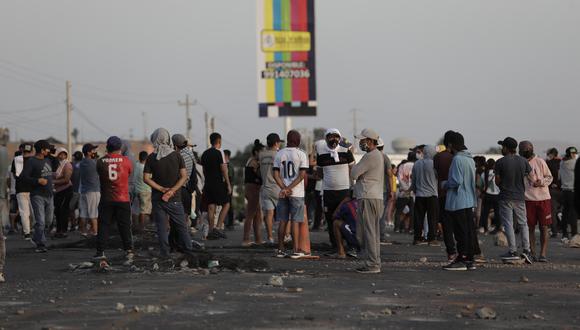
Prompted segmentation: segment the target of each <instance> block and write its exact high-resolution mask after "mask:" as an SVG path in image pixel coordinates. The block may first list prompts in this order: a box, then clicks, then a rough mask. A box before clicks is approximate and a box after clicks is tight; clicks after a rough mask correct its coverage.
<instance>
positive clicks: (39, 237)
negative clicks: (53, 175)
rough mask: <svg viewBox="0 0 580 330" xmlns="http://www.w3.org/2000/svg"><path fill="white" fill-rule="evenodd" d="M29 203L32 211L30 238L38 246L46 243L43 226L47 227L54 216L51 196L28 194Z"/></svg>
mask: <svg viewBox="0 0 580 330" xmlns="http://www.w3.org/2000/svg"><path fill="white" fill-rule="evenodd" d="M30 203H31V204H32V210H33V212H34V220H35V221H34V234H33V235H32V240H33V241H34V243H36V245H38V246H44V245H45V244H46V236H45V234H44V230H45V227H49V226H50V224H51V223H52V218H53V216H54V201H53V196H50V197H45V196H40V195H33V196H30Z"/></svg>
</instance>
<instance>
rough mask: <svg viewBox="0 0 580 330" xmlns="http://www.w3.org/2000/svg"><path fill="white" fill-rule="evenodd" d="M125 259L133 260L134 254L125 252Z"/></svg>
mask: <svg viewBox="0 0 580 330" xmlns="http://www.w3.org/2000/svg"><path fill="white" fill-rule="evenodd" d="M125 259H127V260H133V259H135V253H133V251H131V250H129V251H127V253H126V254H125Z"/></svg>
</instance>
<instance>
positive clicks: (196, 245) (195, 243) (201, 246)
mask: <svg viewBox="0 0 580 330" xmlns="http://www.w3.org/2000/svg"><path fill="white" fill-rule="evenodd" d="M191 246H192V247H193V248H194V249H199V250H203V249H205V244H203V243H201V242H198V241H196V240H194V239H192V240H191Z"/></svg>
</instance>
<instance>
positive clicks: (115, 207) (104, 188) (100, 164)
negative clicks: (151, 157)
mask: <svg viewBox="0 0 580 330" xmlns="http://www.w3.org/2000/svg"><path fill="white" fill-rule="evenodd" d="M122 146H123V142H122V141H121V139H120V138H119V137H117V136H111V137H109V139H108V140H107V154H106V155H105V156H104V157H102V158H101V159H99V160H97V165H96V167H97V172H98V174H99V181H100V187H101V201H100V204H99V227H98V230H99V231H98V235H97V254H96V255H95V258H96V259H100V260H102V261H105V262H106V257H105V248H106V245H107V241H108V240H109V224H110V223H111V221H112V220H113V221H115V222H116V223H117V228H118V229H119V234H120V236H121V241H122V242H123V249H124V250H125V257H126V258H127V260H128V261H129V262H131V261H132V260H133V236H132V234H131V205H130V202H129V177H130V176H131V173H132V171H133V164H132V162H131V160H130V159H129V158H128V157H126V156H123V155H121V147H122ZM104 265H106V264H104ZM101 267H103V264H101Z"/></svg>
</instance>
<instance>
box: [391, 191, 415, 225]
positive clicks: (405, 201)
mask: <svg viewBox="0 0 580 330" xmlns="http://www.w3.org/2000/svg"><path fill="white" fill-rule="evenodd" d="M405 206H408V207H409V216H410V217H411V219H413V218H414V216H413V214H414V213H415V201H414V200H413V197H397V200H396V201H395V230H399V231H403V230H404V229H405V228H404V226H405V223H404V221H403V220H402V219H401V216H402V215H403V210H404V209H405Z"/></svg>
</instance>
